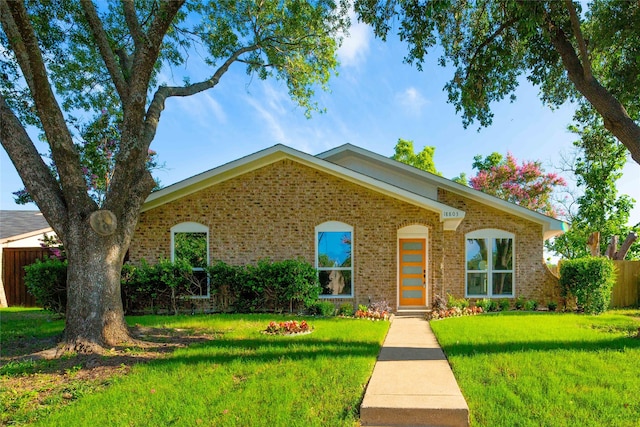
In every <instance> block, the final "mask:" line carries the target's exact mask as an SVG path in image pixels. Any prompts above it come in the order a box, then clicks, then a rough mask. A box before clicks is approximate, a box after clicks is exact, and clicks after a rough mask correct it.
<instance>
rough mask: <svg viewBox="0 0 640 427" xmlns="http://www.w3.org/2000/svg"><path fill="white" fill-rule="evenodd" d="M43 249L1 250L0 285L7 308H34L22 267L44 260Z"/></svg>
mask: <svg viewBox="0 0 640 427" xmlns="http://www.w3.org/2000/svg"><path fill="white" fill-rule="evenodd" d="M48 255H49V250H48V249H45V248H4V249H3V250H2V284H4V293H5V295H6V296H7V304H8V305H9V307H15V306H22V307H35V305H36V300H35V298H34V297H33V295H31V294H30V293H29V292H27V287H26V286H25V284H24V267H25V266H27V265H30V264H33V262H34V261H35V260H37V259H43V258H46V257H47V256H48Z"/></svg>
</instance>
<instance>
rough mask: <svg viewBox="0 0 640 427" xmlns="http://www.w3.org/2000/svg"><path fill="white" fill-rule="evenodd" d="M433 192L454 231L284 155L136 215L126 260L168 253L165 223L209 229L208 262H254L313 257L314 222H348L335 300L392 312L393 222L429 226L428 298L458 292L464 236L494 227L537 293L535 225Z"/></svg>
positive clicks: (430, 215)
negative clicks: (346, 283) (454, 215)
mask: <svg viewBox="0 0 640 427" xmlns="http://www.w3.org/2000/svg"><path fill="white" fill-rule="evenodd" d="M440 196H441V198H442V200H443V201H444V202H445V203H449V204H451V205H452V206H455V207H458V208H461V209H463V210H465V211H466V212H467V218H468V219H465V221H464V222H463V223H462V225H461V226H460V230H459V231H458V232H443V231H442V224H441V223H440V221H439V215H438V214H436V213H434V212H431V211H428V210H425V209H421V208H419V207H416V206H414V205H411V204H408V203H405V202H402V201H399V200H396V199H394V198H391V197H388V196H385V195H382V194H380V193H377V192H375V191H372V190H368V189H366V188H363V187H360V186H358V185H355V184H352V183H349V182H346V181H344V180H342V179H340V178H337V177H335V176H332V175H330V174H327V173H324V172H321V171H318V170H315V169H312V168H310V167H306V166H303V165H301V164H299V163H297V162H294V161H292V160H282V161H279V162H276V163H274V164H272V165H269V166H265V167H263V168H260V169H257V170H255V171H252V172H248V173H246V174H243V175H241V176H239V177H236V178H233V179H231V180H228V181H225V182H223V183H220V184H217V185H214V186H212V187H209V188H207V189H204V190H201V191H199V192H197V193H194V194H192V195H189V196H186V197H183V198H181V199H179V200H175V201H173V202H169V203H167V204H165V205H162V206H160V207H157V208H155V209H152V210H150V211H147V212H144V213H143V214H142V215H141V217H140V221H139V223H138V227H137V229H136V232H135V235H134V238H133V241H132V244H131V249H130V259H131V261H132V262H134V263H135V262H138V261H139V260H140V259H141V258H145V259H147V260H148V261H150V262H154V261H155V260H156V259H158V258H170V229H171V227H173V226H174V225H176V224H179V223H181V222H187V221H193V222H197V223H200V224H203V225H206V226H208V227H209V240H210V242H209V247H210V255H211V258H212V259H213V260H222V261H225V262H227V263H230V264H235V265H242V264H247V263H255V262H257V261H258V260H259V259H262V258H270V259H272V260H282V259H288V258H297V257H302V258H304V259H305V260H307V261H308V262H310V263H314V256H315V246H314V240H315V227H316V226H317V225H319V224H321V223H323V222H326V221H341V222H344V223H347V224H350V225H351V226H353V227H354V233H353V249H352V250H353V265H354V298H348V299H342V298H341V299H335V300H334V301H335V302H352V303H354V304H356V305H357V304H367V303H369V301H370V300H371V301H378V300H382V299H385V300H387V301H388V302H389V303H390V304H391V305H392V306H393V307H394V308H395V306H396V295H397V291H396V281H397V278H396V272H397V258H396V257H397V254H396V251H397V230H398V229H399V228H402V227H404V226H406V225H412V224H420V225H424V226H426V227H428V229H429V242H428V247H429V253H428V261H427V262H428V283H429V284H430V285H431V289H430V290H429V296H430V298H431V297H432V295H433V292H434V290H435V291H441V290H442V289H443V288H444V289H446V290H447V291H451V292H454V293H455V294H456V295H458V296H463V295H464V233H466V232H468V231H472V230H474V229H477V228H493V227H495V228H502V229H505V230H507V231H511V232H513V233H515V234H516V236H517V237H516V248H517V249H516V251H517V252H516V256H517V260H516V266H517V273H516V279H517V280H518V284H517V285H516V292H517V293H518V294H520V293H524V294H525V295H526V296H527V297H534V296H536V297H537V295H538V294H539V293H540V292H542V290H543V288H544V280H543V277H544V276H543V275H542V274H541V273H542V272H543V270H542V269H538V268H537V267H544V266H543V265H542V241H541V238H542V237H541V235H542V232H541V228H540V226H537V225H535V224H532V223H529V222H526V221H524V220H522V219H518V218H514V217H511V216H509V215H506V214H502V213H501V212H500V211H497V210H494V209H490V208H489V209H487V208H486V207H484V206H483V205H480V204H477V203H475V202H473V201H470V200H463V199H461V198H460V197H455V196H454V195H453V194H446V193H441V195H440ZM472 210H476V211H478V212H477V213H473V212H471V211H472ZM505 226H506V227H507V228H505ZM521 235H522V236H523V237H522V238H521V237H520V236H521ZM536 262H537V264H536ZM521 263H522V264H521ZM441 265H442V266H443V267H444V270H441V268H440V267H441ZM521 279H522V280H523V281H524V282H523V283H526V287H525V286H524V285H520V280H521ZM521 287H522V289H521Z"/></svg>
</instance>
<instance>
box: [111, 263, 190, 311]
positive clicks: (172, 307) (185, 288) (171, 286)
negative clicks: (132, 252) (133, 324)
mask: <svg viewBox="0 0 640 427" xmlns="http://www.w3.org/2000/svg"><path fill="white" fill-rule="evenodd" d="M120 284H121V288H122V295H123V298H122V299H123V305H124V309H125V311H126V312H128V313H131V312H141V311H145V310H148V309H150V310H151V311H152V312H154V313H155V312H157V311H158V309H160V308H162V309H166V310H168V311H171V312H173V313H174V314H177V313H178V312H179V309H180V302H181V301H182V300H184V299H185V298H187V297H189V296H191V295H193V294H194V293H196V291H195V290H194V288H195V286H196V285H199V283H198V280H197V278H196V277H195V276H194V274H193V271H192V268H191V266H190V265H189V263H187V262H186V261H175V262H171V261H169V260H166V259H161V260H160V261H158V263H156V264H149V263H147V261H146V260H144V259H143V260H141V262H140V264H139V265H132V264H128V263H127V264H124V265H123V266H122V274H121V277H120ZM200 286H201V285H200ZM198 293H199V291H198Z"/></svg>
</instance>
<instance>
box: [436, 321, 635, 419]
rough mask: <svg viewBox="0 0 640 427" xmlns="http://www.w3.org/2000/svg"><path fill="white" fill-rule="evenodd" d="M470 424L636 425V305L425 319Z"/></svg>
mask: <svg viewBox="0 0 640 427" xmlns="http://www.w3.org/2000/svg"><path fill="white" fill-rule="evenodd" d="M431 327H432V328H433V331H434V332H435V334H436V336H437V337H438V341H439V342H440V344H441V346H442V348H443V349H444V351H445V353H446V354H447V357H448V359H449V363H450V364H451V366H452V368H453V372H454V375H455V377H456V379H457V381H458V384H459V386H460V388H461V389H462V393H463V394H464V396H465V398H466V399H467V403H468V404H469V409H470V413H471V423H472V425H473V426H571V427H575V426H581V427H582V426H598V427H600V426H638V425H639V424H638V423H639V422H640V421H639V420H640V418H639V415H638V414H640V338H638V337H637V334H638V328H639V327H640V311H639V310H627V311H612V312H609V313H607V314H603V315H600V316H587V315H577V314H551V313H549V314H543V313H527V314H524V313H504V314H502V313H501V314H487V315H481V316H474V317H460V318H453V319H446V320H442V321H434V322H431Z"/></svg>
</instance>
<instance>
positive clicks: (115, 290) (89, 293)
mask: <svg viewBox="0 0 640 427" xmlns="http://www.w3.org/2000/svg"><path fill="white" fill-rule="evenodd" d="M117 234H118V233H115V234H112V235H110V236H107V237H103V236H100V235H99V234H97V233H96V232H95V231H94V230H93V229H92V228H91V226H90V225H89V221H88V220H86V219H85V220H84V221H82V220H78V221H76V222H75V223H72V224H70V226H69V227H68V232H67V233H66V236H65V241H64V244H65V248H66V249H67V259H68V263H69V264H68V267H67V313H66V328H65V333H64V345H63V347H62V349H61V350H62V351H77V352H82V353H88V352H100V351H102V350H103V348H104V347H106V346H114V345H117V344H120V343H122V342H126V341H131V336H130V334H129V329H128V327H127V324H126V323H125V320H124V310H123V307H122V297H121V294H120V273H121V270H122V262H123V258H124V253H125V251H126V248H125V247H123V245H122V244H120V243H118V242H119V241H121V240H120V239H119V238H118V236H117ZM126 240H127V241H128V239H126Z"/></svg>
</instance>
